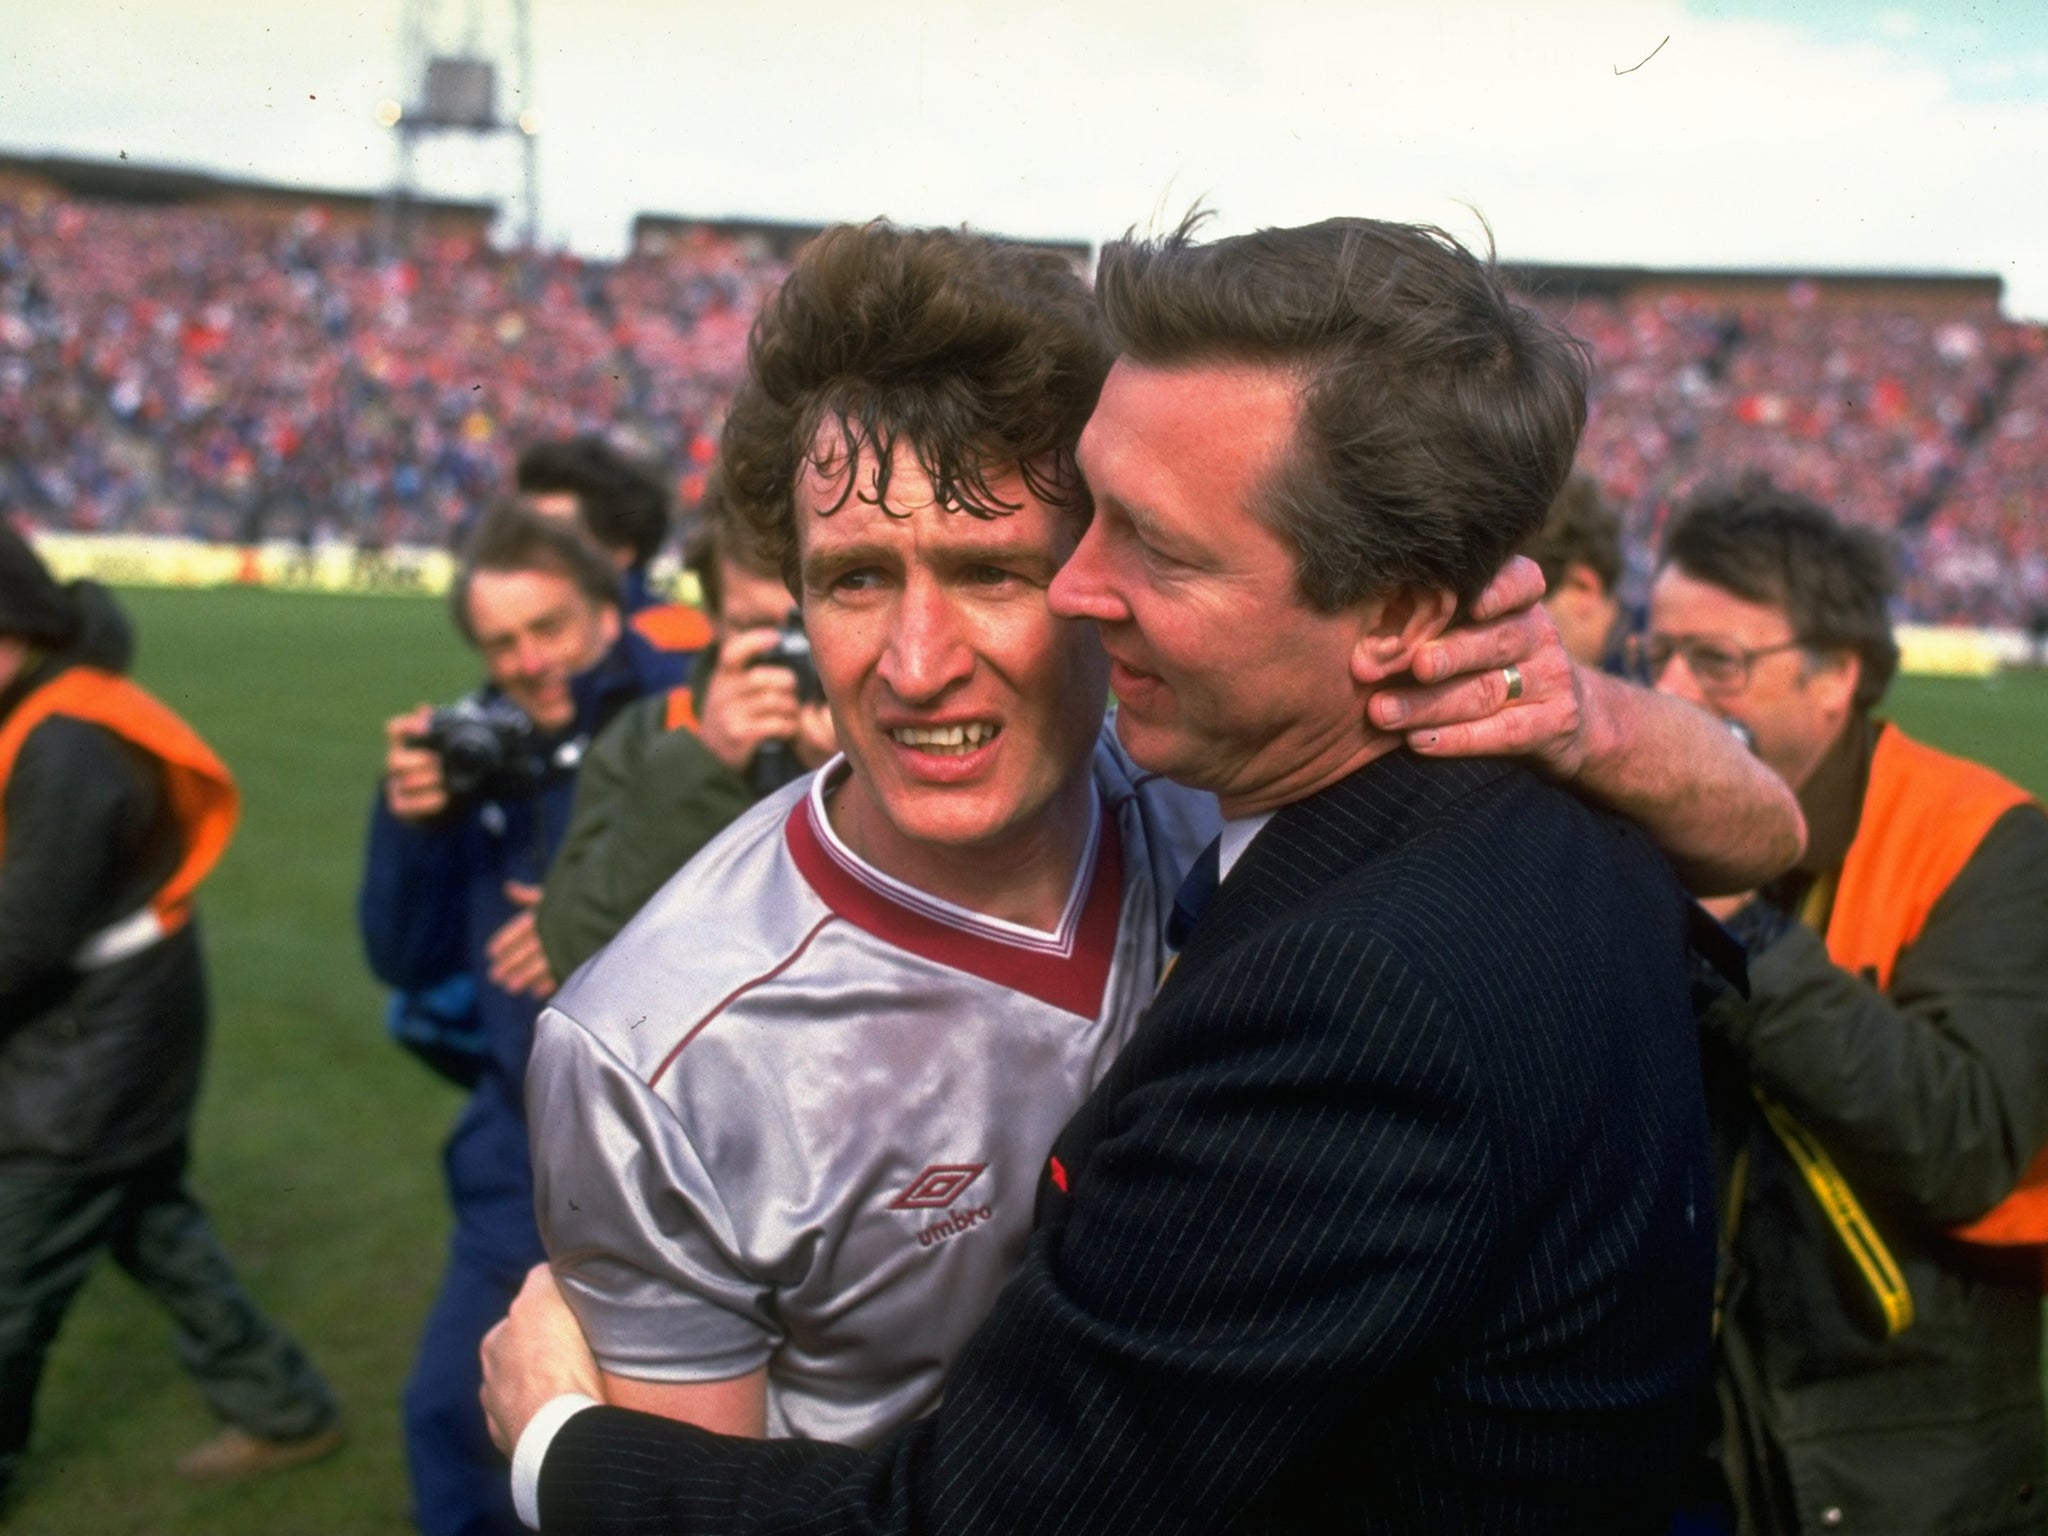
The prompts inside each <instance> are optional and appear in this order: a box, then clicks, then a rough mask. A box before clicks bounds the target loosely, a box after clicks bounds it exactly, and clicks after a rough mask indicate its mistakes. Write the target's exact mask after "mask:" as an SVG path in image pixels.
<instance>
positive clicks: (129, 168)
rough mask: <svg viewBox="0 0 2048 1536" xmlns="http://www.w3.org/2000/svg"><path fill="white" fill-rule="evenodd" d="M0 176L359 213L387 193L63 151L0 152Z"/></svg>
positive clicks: (444, 214) (473, 219) (437, 203)
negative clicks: (74, 156)
mask: <svg viewBox="0 0 2048 1536" xmlns="http://www.w3.org/2000/svg"><path fill="white" fill-rule="evenodd" d="M0 179H25V180H33V181H42V182H47V183H49V184H50V185H52V186H54V187H57V188H58V189H60V190H61V191H64V192H68V193H70V194H71V195H72V196H73V197H84V198H93V199H96V200H99V201H103V202H121V203H150V204H158V205H164V204H177V203H220V202H230V201H232V202H241V203H245V204H246V203H249V202H263V203H278V204H288V205H290V206H292V207H307V206H319V207H325V208H331V209H335V210H347V211H351V212H357V213H362V214H369V213H372V212H374V211H375V210H376V209H377V207H378V206H379V205H380V204H381V203H383V201H384V200H385V198H386V197H387V196H388V194H386V193H383V192H363V191H357V190H350V189H343V188H335V187H306V186H296V185H286V184H282V183H278V182H267V181H243V180H240V179H238V178H236V177H232V176H215V175H211V174H209V173H208V172H205V171H193V170H186V169H184V168H183V167H180V166H163V165H142V164H138V163H136V162H134V161H130V160H77V159H72V158H70V157H68V156H64V155H9V154H0ZM409 206H410V207H412V208H413V209H414V210H415V211H417V212H420V213H424V214H425V215H427V217H428V218H429V219H453V220H460V221H463V222H467V223H482V224H486V225H487V224H489V223H490V221H491V220H493V219H495V218H496V217H497V216H498V205H497V204H496V203H492V202H467V201H462V200H460V199H454V198H423V197H417V196H416V197H413V198H412V199H410V200H409Z"/></svg>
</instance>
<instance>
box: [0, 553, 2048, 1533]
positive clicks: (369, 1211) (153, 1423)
mask: <svg viewBox="0 0 2048 1536" xmlns="http://www.w3.org/2000/svg"><path fill="white" fill-rule="evenodd" d="M123 600H124V602H126V604H127V605H128V608H129V611H130V613H131V614H132V615H133V616H134V618H135V620H136V623H137V626H138V628H139V630H140V632H141V636H142V643H141V656H140V665H139V668H138V672H139V675H140V677H141V678H142V680H143V681H144V682H145V683H147V684H148V685H149V686H150V687H151V688H153V689H155V690H156V691H157V692H158V693H159V694H161V695H162V696H163V697H164V698H165V699H166V700H168V701H169V702H170V703H171V704H173V705H174V706H175V707H176V708H177V709H179V710H180V711H181V712H183V713H184V714H185V715H186V716H187V717H188V718H190V719H191V720H192V722H193V723H194V724H195V725H197V726H198V727H199V729H200V730H201V731H202V732H203V733H204V734H205V735H206V736H207V737H208V738H209V739H210V740H211V741H212V742H213V743H214V745H215V746H216V747H217V748H218V749H219V750H220V752H221V754H222V755H223V756H224V757H225V758H226V759H227V760H228V762H229V763H230V764H232V765H233V766H234V768H235V770H236V772H237V773H238V774H239V775H240V777H241V780H242V785H243V789H244V791H245V798H246V809H245V815H244V820H243V824H242V831H241V834H240V836H239V837H238V839H237V841H236V844H235V847H234V848H233V850H232V851H231V852H230V853H229V855H228V858H227V860H226V862H225V863H224V864H223V866H222V867H221V869H220V871H219V873H218V874H216V875H215V876H214V878H213V879H212V881H211V882H209V884H208V886H207V889H206V892H205V909H206V924H207V933H208V943H209V949H210V953H211V958H212V964H213V975H214V982H215V1009H214V1049H213V1057H212V1062H211V1067H210V1075H209V1078H208V1084H207V1091H206V1097H205V1100H204V1103H203V1105H202V1109H201V1113H200V1116H199V1123H198V1132H197V1141H196V1156H195V1160H194V1183H195V1186H196V1188H197V1189H198V1190H199V1192H200V1194H201V1197H202V1198H203V1199H205V1200H206V1202H207V1203H208V1205H209V1206H210V1207H211V1209H212V1211H213V1214H214V1218H215V1221H216V1222H217V1224H218V1225H219V1227H220V1230H221V1234H222V1236H223V1238H224V1240H225V1241H226V1243H227V1246H228V1248H229V1250H230V1252H232V1253H233V1254H234V1256H235V1258H236V1261H237V1262H238V1263H239V1264H240V1266H241V1268H242V1272H243V1275H244V1277H245V1278H246V1279H247V1281H248V1282H249V1284H250V1286H251V1287H252V1288H253V1289H254V1290H255V1291H256V1293H257V1294H258V1296H259V1297H260V1298H261V1299H262V1300H263V1301H264V1303H265V1304H266V1306H268V1307H269V1308H270V1310H271V1311H272V1312H273V1313H274V1314H275V1315H276V1316H277V1317H278V1318H279V1319H281V1320H282V1321H283V1322H285V1323H286V1324H287V1325H288V1326H290V1327H291V1328H292V1329H293V1330H294V1331H295V1332H296V1333H297V1334H298V1335H299V1337H300V1338H301V1339H302V1340H303V1341H304V1342H305V1344H306V1346H307V1347H308V1348H309V1349H310V1350H311V1351H312V1352H313V1354H314V1355H315V1356H316V1357H317V1359H318V1360H319V1362H320V1364H321V1366H322V1368H323V1369H324V1370H325V1371H326V1372H327V1373H328V1374H329V1376H330V1378H331V1379H332V1380H333V1382H334V1384H335V1386H336V1388H337V1390H338V1391H339V1392H340V1393H341V1396H342V1398H343V1399H344V1402H345V1404H346V1407H347V1410H348V1414H349V1425H350V1437H351V1438H350V1442H349V1445H348V1447H347V1448H346V1449H345V1450H344V1451H343V1452H342V1453H341V1454H340V1455H339V1456H337V1457H335V1458H334V1459H333V1460H331V1461H328V1462H325V1463H323V1464H321V1465H319V1466H316V1467H311V1468H307V1469H305V1470H304V1471H300V1472H295V1473H292V1474H290V1475H289V1476H284V1477H279V1478H274V1479H271V1480H269V1481H266V1482H260V1483H256V1484H252V1485H249V1486H247V1487H243V1488H232V1489H210V1490H208V1489H191V1488H187V1487H185V1486H183V1485H181V1484H179V1483H177V1482H176V1481H175V1480H174V1479H173V1478H171V1477H170V1475H169V1470H168V1469H169V1466H170V1463H171V1462H172V1460H173V1459H174V1458H175V1457H176V1456H177V1454H178V1453H179V1452H180V1451H182V1450H184V1449H185V1448H186V1447H187V1446H189V1445H190V1444H192V1443H194V1442H196V1441H198V1440H199V1439H201V1438H203V1437H204V1436H205V1435H206V1434H207V1433H209V1432H210V1429H211V1425H210V1424H209V1422H208V1420H207V1416H206V1413H205V1410H204V1409H203V1408H202V1407H201V1405H200V1403H199V1400H198V1398H197V1396H196V1395H195V1394H194V1393H193V1391H192V1390H191V1388H190V1386H189V1385H188V1384H187V1383H186V1381H185V1380H184V1378H183V1376H182V1375H181V1373H180V1372H179V1370H178V1367H177V1365H176V1363H175V1362H174V1361H173V1359H172V1358H171V1350H170V1343H169V1338H168V1332H167V1328H166V1325H165V1324H164V1322H163V1321H162V1319H161V1318H160V1316H159V1315H158V1314H157V1313H156V1312H155V1310H154V1309H153V1308H152V1307H151V1305H150V1304H149V1303H148V1301H147V1300H146V1299H145V1298H144V1297H143V1296H142V1295H141V1293H140V1292H138V1291H137V1290H136V1289H135V1288H134V1287H133V1286H132V1285H130V1284H129V1283H128V1282H127V1281H126V1279H125V1278H124V1277H123V1276H121V1275H120V1274H119V1273H118V1272H116V1271H115V1270H114V1269H113V1267H112V1266H111V1265H103V1266H102V1267H101V1269H100V1271H99V1272H98V1273H97V1274H96V1275H95V1276H94V1278H93V1280H92V1281H91V1282H90V1283H89V1284H88V1286H87V1288H86V1291H85V1294H84V1295H83V1296H82V1297H81V1298H80V1301H79V1304H78V1306H77V1307H76V1308H75V1309H74V1310H73V1312H72V1315H71V1317H70V1319H69V1321H68V1322H67V1324H66V1327H65V1331H64V1334H63V1336H62V1337H61V1338H60V1339H59V1341H58V1344H57V1348H56V1351H55V1353H54V1355H53V1356H52V1359H51V1365H50V1371H49V1374H48V1376H47V1377H46V1379H45V1382H44V1388H43V1393H42V1399H41V1403H40V1405H39V1406H40V1413H39V1420H38V1425H37V1432H36V1438H35V1442H34V1444H33V1446H32V1447H31V1451H30V1455H29V1458H28V1459H27V1461H26V1462H25V1463H24V1465H23V1468H22V1474H21V1481H20V1486H19V1489H18V1494H19V1497H18V1502H17V1505H16V1507H15V1511H14V1518H13V1521H12V1522H11V1524H10V1526H9V1529H10V1530H20V1531H22V1532H27V1533H34V1536H143V1533H148V1536H256V1533H265V1536H270V1533H281V1536H385V1533H390V1536H399V1533H403V1532H405V1531H408V1530H409V1529H410V1526H409V1524H408V1523H407V1521H406V1517H405V1501H406V1493H405V1476H404V1467H403V1462H402V1457H401V1453H400V1449H399V1436H398V1413H397V1399H398V1390H399V1385H400V1383H401V1382H402V1380H403V1379H404V1375H405V1370H406V1367H407V1364H408V1363H409V1361H410V1357H411V1352H412V1346H413V1342H414V1339H415V1338H416V1336H417V1334H418V1331H419V1325H420V1321H421V1319H422V1317H423V1316H424V1315H425V1311H426V1306H427V1303H428V1300H429V1298H430V1296H431V1294H432V1289H433V1285H434V1282H435V1280H436V1278H437V1276H438V1274H439V1270H440V1265H441V1257H442V1249H443V1244H444V1242H445V1236H446V1231H447V1216H446V1211H445V1209H444V1206H443V1203H442V1196H441V1187H440V1167H439V1159H438V1149H439V1146H440V1142H441V1139H442V1137H443V1135H444V1134H445V1132H446V1130H447V1127H448V1124H449V1122H450V1120H451V1119H452V1117H453V1114H454V1111H455V1108H456V1105H457V1099H456V1096H455V1094H454V1093H453V1092H452V1091H451V1090H447V1089H444V1088H443V1087H441V1086H440V1085H439V1084H438V1083H437V1082H436V1081H435V1080H434V1079H433V1078H432V1077H431V1076H430V1075H429V1074H428V1073H427V1072H426V1071H425V1070H424V1069H422V1068H420V1067H418V1066H417V1065H415V1064H414V1063H413V1061H412V1059H411V1058H410V1057H408V1056H406V1055H405V1054H404V1053H403V1052H402V1051H400V1050H399V1049H398V1048H397V1047H395V1046H393V1045H392V1044H390V1043H389V1042H388V1041H387V1040H386V1039H385V1037H384V1033H383V1026H382V1022H381V1018H382V1015H381V997H380V994H379V991H378V989H377V988H376V986H375V985H374V984H373V983H372V982H371V981H370V979H369V977H368V976H367V975H366V974H365V972H364V969H363V964H362V960H361V957H360V954H359V952H358V949H357V944H356V938H355V922H354V915H353V911H352V902H353V899H354V890H355V884H356V878H357V872H358V861H359V859H360V856H361V843H362V834H363V825H364V818H365V815H366V813H367V810H368V804H369V796H370V789H371V784H372V782H373V780H374V779H375V776H376V773H377V767H378V762H379V758H380V756H381V752H382V746H381V740H382V738H381V734H380V726H381V723H382V721H383V719H384V717H385V716H387V715H389V714H393V713H396V712H398V711H399V710H401V709H404V708H407V707H410V706H411V705H412V704H414V703H417V702H419V701H421V700H444V699H448V698H452V697H453V696H454V695H455V694H457V693H459V692H460V691H461V690H462V689H463V688H465V687H467V686H468V685H469V684H470V682H471V681H472V680H473V674H474V663H473V660H472V659H471V657H470V656H469V655H468V654H467V653H466V652H465V651H464V650H463V649H462V647H461V646H460V645H459V643H458V642H457V641H456V640H455V639H454V637H453V635H452V634H451V632H450V630H449V628H448V623H447V619H446V615H445V610H443V609H442V608H441V606H440V605H439V604H436V603H427V602H421V601H417V600H406V599H396V598H386V599H378V598H346V597H320V596H295V595H281V594H269V593H261V592H241V591H232V592H218V593H205V592H131V593H127V594H125V595H124V598H123ZM1893 712H1894V714H1895V715H1896V717H1897V718H1898V719H1899V720H1900V721H1901V722H1902V723H1904V724H1905V725H1906V726H1907V728H1908V729H1911V730H1913V731H1915V732H1916V733H1919V734H1922V735H1924V736H1925V737H1927V738H1928V739H1929V740H1932V741H1934V742H1937V743H1940V744H1943V745H1946V746H1949V747H1952V748H1954V749H1955V750H1958V751H1962V752H1965V753H1968V754H1970V755H1972V756H1976V757H1980V758H1982V759H1983V760H1985V761H1987V762H1990V763H1993V764H1995V765H1997V766H1998V767H2000V768H2002V769H2004V770H2005V771H2006V772H2008V773H2010V774H2013V775H2014V776H2016V777H2017V778H2019V779H2020V780H2021V781H2022V782H2024V783H2026V784H2027V785H2029V786H2030V787H2031V788H2033V789H2034V790H2036V791H2037V792H2041V793H2048V730H2044V729H2043V727H2044V725H2048V676H2042V675H2031V676H2014V677H2012V678H2009V679H2006V680H2003V681H1997V682H1992V683H1976V682H1950V681H1932V680H1909V681H1907V682H1903V683H1901V684H1900V685H1899V687H1898V689H1897V690H1896V694H1895V698H1894V701H1893Z"/></svg>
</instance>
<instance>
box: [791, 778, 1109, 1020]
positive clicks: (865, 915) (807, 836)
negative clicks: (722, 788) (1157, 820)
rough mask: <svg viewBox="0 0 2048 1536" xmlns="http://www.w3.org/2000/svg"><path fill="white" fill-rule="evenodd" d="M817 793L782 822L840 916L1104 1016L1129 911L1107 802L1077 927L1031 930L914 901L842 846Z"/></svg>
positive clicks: (795, 853) (1029, 992)
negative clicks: (824, 820) (826, 829)
mask: <svg viewBox="0 0 2048 1536" xmlns="http://www.w3.org/2000/svg"><path fill="white" fill-rule="evenodd" d="M818 815H819V811H818V809H817V806H816V801H815V797H814V796H811V795H806V796H804V797H803V799H802V800H800V801H799V802H798V803H797V804H796V806H795V807H794V808H792V809H791V811H790V814H789V819H788V820H787V821H786V822H785V823H784V824H783V835H784V837H785V838H786V839H787V841H788V844H789V853H790V857H791V858H793V859H794V860H795V861H796V867H797V868H798V870H800V871H801V872H802V874H803V877H804V879H805V880H807V881H809V882H810V886H811V889H812V890H814V891H816V892H817V893H818V896H819V898H820V899H821V900H822V901H823V902H824V903H825V905H826V906H828V907H830V908H831V909H832V910H833V911H834V912H835V913H837V914H838V915H839V916H840V917H843V918H844V919H846V921H848V922H849V923H852V924H853V925H854V926H855V927H856V928H860V929H863V930H865V931H866V932H868V933H871V934H873V935H874V936H875V937H876V938H878V939H881V940H883V941H884V942H886V943H889V944H893V945H894V946H895V947H896V948H898V949H901V950H904V951H907V952H908V953H910V954H913V955H917V956H920V957H921V958H923V959H926V960H930V961H932V962H934V963H935V964H938V965H944V966H950V967H951V968H952V969H954V970H956V971H965V972H966V973H967V974H968V975H970V976H979V977H980V978H981V979H982V980H983V981H989V982H994V983H995V984H996V985H997V986H1001V987H1008V988H1010V989H1011V990H1012V991H1016V992H1022V993H1024V994H1025V995H1026V996H1027V997H1035V998H1037V999H1038V1000H1039V1001H1040V1002H1042V1003H1049V1004H1051V1005H1052V1006H1053V1007H1055V1008H1063V1009H1065V1010H1066V1011H1067V1012H1068V1013H1077V1014H1079V1015H1081V1016H1082V1017H1083V1018H1090V1019H1092V1018H1096V1017H1098V1016H1099V1015H1100V1014H1101V1012H1102V1000H1103V994H1104V992H1105V991H1106V990H1107V989H1108V986H1109V971H1110V966H1111V964H1112V962H1113V961H1114V960H1115V958H1116V934H1117V925H1118V923H1119V922H1120V921H1121V919H1122V916H1123V896H1124V867H1123V862H1124V861H1123V846H1122V840H1121V838H1120V836H1119V835H1118V832H1117V821H1116V818H1115V817H1113V816H1111V815H1109V814H1108V813H1107V812H1105V811H1102V810H1100V808H1099V802H1098V811H1097V819H1096V826H1097V835H1096V839H1095V852H1094V868H1093V870H1092V871H1084V873H1083V877H1082V878H1083V879H1084V880H1085V881H1086V882H1087V893H1086V895H1085V896H1084V897H1083V898H1082V900H1081V903H1080V910H1079V912H1078V913H1077V914H1073V915H1072V916H1070V918H1069V920H1068V922H1067V924H1066V928H1067V930H1068V931H1066V932H1062V933H1058V934H1026V933H1023V932H1021V931H1019V930H1016V929H1013V928H1010V927H1008V926H1005V925H1001V924H997V923H994V922H991V921H989V920H987V919H977V918H974V917H973V916H972V915H971V914H966V913H961V912H959V911H958V910H957V909H952V908H947V907H942V906H940V905H938V904H936V903H932V902H930V901H929V900H927V901H926V902H925V903H923V904H920V905H912V903H911V901H910V900H909V899H907V896H900V895H898V894H897V892H896V891H895V890H892V889H890V888H889V887H888V886H886V885H884V884H883V883H882V882H881V881H880V880H879V879H878V878H877V877H875V875H874V874H873V872H872V871H870V870H868V869H867V868H866V866H864V865H861V864H859V863H857V862H854V861H852V860H851V859H850V857H849V856H848V855H847V854H845V853H843V852H842V851H841V850H840V849H838V848H836V847H834V846H833V845H832V844H831V843H830V842H829V841H828V840H827V838H826V837H825V835H824V833H823V832H822V831H821V830H820V829H819V827H818V823H817V817H818Z"/></svg>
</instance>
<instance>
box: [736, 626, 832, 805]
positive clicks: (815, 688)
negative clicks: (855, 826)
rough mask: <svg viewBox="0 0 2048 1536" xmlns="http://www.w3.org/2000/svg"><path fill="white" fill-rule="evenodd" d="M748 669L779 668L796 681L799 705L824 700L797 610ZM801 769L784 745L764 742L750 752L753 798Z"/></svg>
mask: <svg viewBox="0 0 2048 1536" xmlns="http://www.w3.org/2000/svg"><path fill="white" fill-rule="evenodd" d="M752 665H754V666H757V667H782V668H784V669H785V670H787V671H788V672H789V673H790V675H791V676H793V677H794V678H795V679H796V697H797V702H798V703H799V704H816V703H818V702H819V701H820V700H822V699H823V698H824V697H825V690H824V688H823V687H821V686H820V685H819V682H818V669H817V667H816V666H815V665H814V664H813V663H812V661H811V637H810V636H809V635H807V634H805V633H804V618H803V613H802V611H801V610H799V609H796V608H792V609H790V610H789V614H788V616H787V617H786V618H784V619H783V621H782V626H781V628H779V629H778V630H776V632H775V644H774V645H773V646H772V647H771V648H769V649H768V650H765V651H763V652H762V653H761V654H760V655H759V656H756V657H755V658H754V660H753V663H752ZM803 771H804V770H803V765H802V764H801V763H799V762H798V761H797V759H796V753H794V752H793V751H791V750H790V746H789V743H788V742H786V741H764V742H762V743H761V745H760V746H758V747H756V748H755V749H754V762H753V767H752V769H751V770H750V771H749V773H748V778H749V780H750V781H751V782H752V784H753V787H754V793H755V795H757V796H759V795H766V794H769V793H771V792H773V791H775V790H777V789H780V788H781V787H782V786H783V785H785V784H787V783H788V782H789V781H790V780H791V779H794V778H795V777H796V776H797V775H798V774H800V773H802V772H803Z"/></svg>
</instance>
